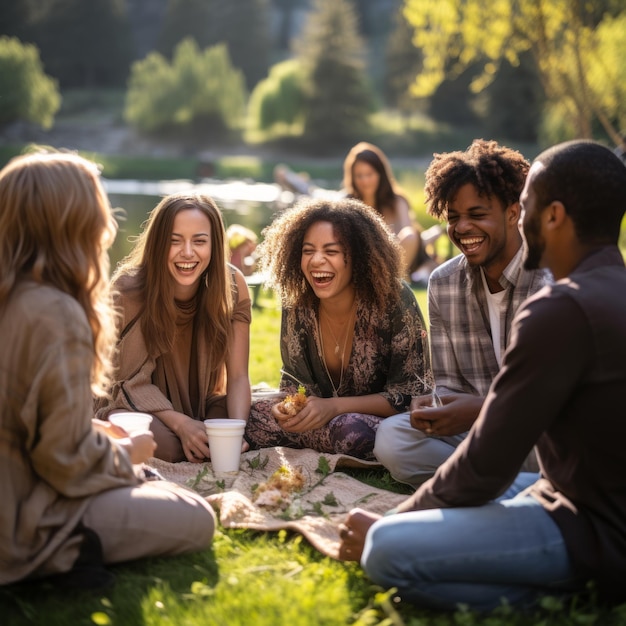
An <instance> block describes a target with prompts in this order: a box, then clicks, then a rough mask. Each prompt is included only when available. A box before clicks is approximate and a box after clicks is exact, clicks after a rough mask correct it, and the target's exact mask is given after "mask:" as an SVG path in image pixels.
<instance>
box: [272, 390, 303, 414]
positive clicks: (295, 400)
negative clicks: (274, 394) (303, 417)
mask: <svg viewBox="0 0 626 626" xmlns="http://www.w3.org/2000/svg"><path fill="white" fill-rule="evenodd" d="M305 404H306V389H305V388H304V387H303V386H302V385H300V386H299V387H298V393H294V394H293V395H290V396H287V397H286V398H285V399H284V400H283V401H282V402H281V403H280V404H279V409H280V410H281V412H282V413H286V414H287V415H291V416H292V417H293V416H294V415H297V414H298V413H300V411H301V410H302V409H303V408H304V405H305Z"/></svg>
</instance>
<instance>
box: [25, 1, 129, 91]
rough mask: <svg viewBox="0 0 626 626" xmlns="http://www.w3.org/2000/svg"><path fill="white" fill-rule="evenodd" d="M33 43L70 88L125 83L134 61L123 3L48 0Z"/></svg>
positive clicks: (62, 81) (48, 68) (36, 27)
mask: <svg viewBox="0 0 626 626" xmlns="http://www.w3.org/2000/svg"><path fill="white" fill-rule="evenodd" d="M39 11H40V14H39V15H38V16H37V19H36V23H35V24H34V28H33V42H34V43H36V44H37V45H38V46H39V48H40V50H41V58H42V59H43V62H44V65H45V67H46V70H47V71H48V72H49V73H50V74H52V75H53V76H55V77H56V78H58V79H59V81H60V82H61V84H62V85H63V86H66V87H92V86H94V85H123V84H124V82H125V80H126V77H127V76H128V69H129V66H130V61H131V58H132V52H131V50H132V47H131V37H130V26H129V23H128V19H127V15H126V4H125V1H124V0H89V2H85V1H84V0H46V2H45V3H43V4H42V5H41V7H40V8H39Z"/></svg>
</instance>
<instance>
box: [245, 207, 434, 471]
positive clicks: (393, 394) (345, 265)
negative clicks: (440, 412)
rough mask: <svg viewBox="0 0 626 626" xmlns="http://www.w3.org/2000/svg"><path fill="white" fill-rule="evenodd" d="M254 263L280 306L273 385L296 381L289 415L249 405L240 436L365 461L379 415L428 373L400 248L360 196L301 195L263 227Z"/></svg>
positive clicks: (406, 400)
mask: <svg viewBox="0 0 626 626" xmlns="http://www.w3.org/2000/svg"><path fill="white" fill-rule="evenodd" d="M263 234H264V241H263V243H262V244H261V246H260V257H261V267H262V269H263V270H264V271H265V272H266V273H267V275H268V276H269V277H270V284H271V286H273V287H274V288H275V289H276V291H277V293H278V294H279V296H280V298H281V301H282V305H283V315H282V327H281V339H280V346H281V356H282V360H283V371H282V374H283V375H282V379H281V384H280V386H281V390H282V391H284V392H289V393H293V392H295V390H296V388H297V387H298V386H300V385H302V386H303V387H304V388H305V389H306V393H307V396H308V400H307V402H306V405H305V407H304V408H303V409H302V410H301V411H300V412H299V413H298V414H297V415H295V416H290V415H287V414H286V413H284V412H283V411H282V410H281V403H272V402H271V401H270V400H260V401H258V402H256V403H255V404H254V405H253V407H252V411H251V414H250V421H249V422H248V427H247V430H246V437H247V439H248V441H249V442H250V443H251V445H252V446H254V447H269V446H279V445H280V446H288V447H295V448H312V449H315V450H318V451H320V452H328V453H343V454H349V455H351V456H355V457H359V458H365V459H372V458H373V453H372V450H373V446H374V439H375V434H376V428H377V427H378V424H379V423H380V421H381V420H382V419H384V418H385V417H388V416H390V415H393V414H395V413H399V412H401V411H405V410H407V408H408V406H409V404H410V402H411V397H412V396H414V395H418V394H420V393H422V392H423V391H424V382H423V381H424V378H425V377H429V376H430V370H429V367H428V350H427V341H426V332H425V325H424V320H423V317H422V313H421V311H420V309H419V306H418V304H417V302H416V300H415V296H414V295H413V292H412V291H411V289H410V287H409V286H408V285H407V284H406V283H404V282H403V281H402V263H401V252H400V249H399V246H398V243H397V241H396V239H395V238H394V236H393V234H392V233H391V232H390V231H389V229H388V228H387V227H386V225H385V223H384V221H383V219H382V218H381V217H380V216H379V215H378V214H377V213H376V212H375V211H373V210H372V209H371V208H370V207H368V206H366V205H365V204H364V203H362V202H360V201H358V200H355V199H350V198H345V199H341V200H310V199H309V200H303V201H301V202H300V203H299V204H297V205H296V206H294V207H293V208H291V209H289V210H287V211H285V212H284V213H283V214H281V215H280V216H279V217H278V218H277V219H275V220H274V222H273V223H272V224H271V225H270V226H268V227H267V228H266V229H265V231H264V233H263Z"/></svg>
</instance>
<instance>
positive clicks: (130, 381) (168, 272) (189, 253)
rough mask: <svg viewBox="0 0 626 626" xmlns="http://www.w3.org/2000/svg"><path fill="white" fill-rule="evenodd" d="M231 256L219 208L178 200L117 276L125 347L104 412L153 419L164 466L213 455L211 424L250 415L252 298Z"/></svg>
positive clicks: (164, 208) (166, 201) (164, 205)
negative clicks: (206, 422) (206, 424)
mask: <svg viewBox="0 0 626 626" xmlns="http://www.w3.org/2000/svg"><path fill="white" fill-rule="evenodd" d="M227 255H228V253H227V246H226V241H225V231H224V223H223V220H222V215H221V213H220V211H219V209H218V207H217V205H216V204H215V202H214V201H213V200H212V199H211V198H210V197H208V196H206V195H203V194H195V193H192V194H188V193H180V194H173V195H170V196H167V197H165V198H163V200H161V202H160V203H159V204H158V205H157V206H156V207H155V209H154V210H153V211H152V212H151V214H150V217H149V219H148V221H147V222H146V224H145V227H144V229H143V231H142V233H141V234H140V235H139V237H138V240H137V242H136V244H135V247H134V248H133V250H132V251H131V253H130V254H129V255H128V257H127V258H126V259H124V260H123V261H122V262H121V264H120V266H119V267H118V268H117V271H116V272H115V275H114V276H113V284H114V288H115V294H116V296H115V297H116V305H117V307H118V309H119V310H120V311H121V313H122V319H121V323H120V327H119V332H120V341H119V346H118V354H117V358H116V362H115V366H116V367H115V372H114V384H113V387H112V390H111V398H110V400H108V401H105V402H100V403H99V409H98V413H97V415H98V417H101V418H103V419H106V418H107V417H108V415H110V414H111V413H112V412H114V411H120V410H122V411H128V410H130V411H143V412H146V413H151V414H152V415H153V416H154V419H153V421H152V425H151V428H152V431H153V432H154V436H155V439H156V442H157V449H156V453H155V455H156V456H157V457H158V458H161V459H163V460H165V461H170V462H178V461H185V460H186V461H191V462H197V463H200V462H202V461H205V460H206V459H208V458H210V455H211V453H210V450H209V445H208V440H207V434H206V430H205V427H204V420H205V419H209V418H214V417H216V418H226V417H231V418H236V419H244V420H247V419H248V415H249V412H250V379H249V376H248V357H249V349H250V321H251V303H250V294H249V291H248V287H247V285H246V281H245V278H244V276H243V274H242V273H241V271H239V270H238V269H237V268H235V267H234V266H232V265H230V264H229V263H227V261H226V260H227V258H228V256H227Z"/></svg>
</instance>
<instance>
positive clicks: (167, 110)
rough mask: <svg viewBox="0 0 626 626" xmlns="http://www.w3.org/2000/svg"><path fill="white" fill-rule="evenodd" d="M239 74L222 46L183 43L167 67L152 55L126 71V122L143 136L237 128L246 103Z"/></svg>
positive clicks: (163, 60) (164, 62) (157, 57)
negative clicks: (128, 77)
mask: <svg viewBox="0 0 626 626" xmlns="http://www.w3.org/2000/svg"><path fill="white" fill-rule="evenodd" d="M246 97H247V94H246V91H245V86H244V80H243V75H242V73H241V72H240V71H239V70H235V69H234V68H233V67H232V65H231V63H230V59H229V56H228V51H227V49H226V46H224V45H218V46H214V47H212V48H207V49H206V50H204V51H200V50H199V48H198V46H197V44H196V43H195V42H194V41H193V40H192V39H185V40H184V41H182V42H181V43H180V44H179V45H178V46H177V47H176V50H175V52H174V58H173V60H172V63H171V64H170V63H168V61H167V60H166V59H165V58H164V57H163V56H162V55H160V54H158V53H156V52H153V53H151V54H149V55H148V56H147V57H146V58H145V59H143V60H142V61H137V62H136V63H135V64H134V65H133V67H132V70H131V76H130V79H129V87H128V94H127V100H126V109H125V113H124V114H125V118H126V120H127V121H128V122H129V123H130V124H132V125H133V126H135V127H136V128H138V129H139V130H140V131H142V132H146V133H156V132H158V131H167V130H170V131H172V130H176V131H187V132H189V133H191V132H196V131H207V132H216V133H219V132H222V131H224V130H225V129H234V128H236V127H237V126H238V125H239V124H240V123H241V119H242V116H243V112H244V107H245V102H246Z"/></svg>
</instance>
